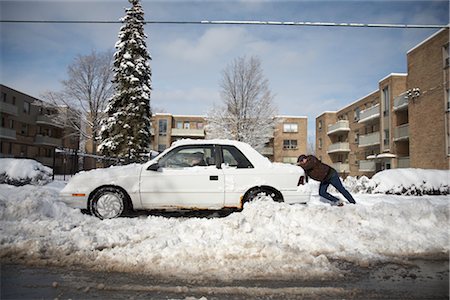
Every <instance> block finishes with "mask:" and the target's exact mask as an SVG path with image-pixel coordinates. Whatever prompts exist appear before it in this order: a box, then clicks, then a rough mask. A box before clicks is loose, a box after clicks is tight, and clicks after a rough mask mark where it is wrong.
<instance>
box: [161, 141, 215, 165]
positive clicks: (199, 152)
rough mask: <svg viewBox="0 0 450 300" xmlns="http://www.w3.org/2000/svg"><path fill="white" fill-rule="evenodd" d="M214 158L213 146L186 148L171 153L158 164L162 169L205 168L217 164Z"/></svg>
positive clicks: (176, 149) (179, 148)
mask: <svg viewBox="0 0 450 300" xmlns="http://www.w3.org/2000/svg"><path fill="white" fill-rule="evenodd" d="M214 157H215V152H214V147H213V146H210V145H206V146H184V147H178V148H175V149H174V150H172V151H170V152H169V153H167V154H166V155H165V156H164V157H162V158H161V159H160V160H159V162H158V163H159V165H160V167H162V168H175V169H176V168H189V167H196V166H200V167H201V166H203V167H205V166H211V165H212V166H214V165H215V164H216V163H215V159H214Z"/></svg>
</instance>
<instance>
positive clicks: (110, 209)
mask: <svg viewBox="0 0 450 300" xmlns="http://www.w3.org/2000/svg"><path fill="white" fill-rule="evenodd" d="M125 207H126V197H125V195H124V193H123V192H122V191H121V190H119V189H117V188H113V187H105V188H101V189H99V190H98V191H97V192H96V193H95V194H94V196H93V197H92V200H91V201H90V205H89V210H90V212H91V214H93V215H94V216H96V217H98V218H100V219H113V218H117V217H119V216H121V215H122V214H123V213H124V212H125Z"/></svg>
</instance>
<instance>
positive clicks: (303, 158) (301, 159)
mask: <svg viewBox="0 0 450 300" xmlns="http://www.w3.org/2000/svg"><path fill="white" fill-rule="evenodd" d="M306 158H307V156H306V155H305V154H302V155H300V156H299V157H298V159H297V164H299V165H303V164H304V163H306Z"/></svg>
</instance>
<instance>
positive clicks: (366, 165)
mask: <svg viewBox="0 0 450 300" xmlns="http://www.w3.org/2000/svg"><path fill="white" fill-rule="evenodd" d="M359 171H360V172H375V161H374V160H360V161H359Z"/></svg>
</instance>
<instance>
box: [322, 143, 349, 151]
mask: <svg viewBox="0 0 450 300" xmlns="http://www.w3.org/2000/svg"><path fill="white" fill-rule="evenodd" d="M339 152H350V144H349V143H335V144H331V145H330V146H329V147H328V151H327V153H339Z"/></svg>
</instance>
